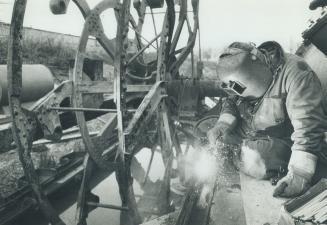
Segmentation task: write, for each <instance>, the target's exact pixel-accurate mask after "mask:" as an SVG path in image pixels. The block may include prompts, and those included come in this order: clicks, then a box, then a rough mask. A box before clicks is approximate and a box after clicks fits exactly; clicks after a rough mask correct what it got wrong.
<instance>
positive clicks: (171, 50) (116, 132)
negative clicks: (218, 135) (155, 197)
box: [8, 0, 198, 225]
mask: <svg viewBox="0 0 327 225" xmlns="http://www.w3.org/2000/svg"><path fill="white" fill-rule="evenodd" d="M51 1H52V4H53V6H55V7H56V6H58V7H57V10H58V11H57V12H61V11H65V7H67V3H68V2H69V0H51ZM135 2H136V8H137V11H138V15H139V19H138V24H136V22H135V20H134V19H133V17H132V14H131V12H130V11H131V10H130V8H131V0H122V1H118V0H103V1H101V2H100V3H99V4H97V5H96V6H95V7H94V8H93V9H91V8H90V7H89V5H88V4H87V2H86V1H85V0H74V3H75V4H76V5H77V6H78V8H79V9H80V11H81V13H82V15H83V16H84V18H85V24H84V28H83V32H82V34H81V38H80V42H79V45H78V49H77V53H76V58H75V67H74V71H73V75H72V77H71V78H70V80H69V81H67V82H63V83H62V84H61V85H59V87H58V88H57V89H56V90H55V91H54V92H52V95H51V96H48V97H49V98H47V99H46V100H44V101H43V102H42V104H43V103H44V105H42V104H41V106H39V107H38V108H37V110H36V111H34V110H33V111H32V112H28V111H26V110H24V109H23V108H22V107H21V104H20V96H21V88H22V84H21V80H22V73H21V68H22V49H21V38H22V37H21V34H22V33H21V31H22V25H23V18H24V12H25V6H26V0H17V1H16V2H15V6H14V12H13V17H12V18H13V19H12V27H11V36H10V40H11V41H10V48H9V59H8V80H9V82H8V83H9V88H8V90H9V102H10V109H11V113H12V118H13V131H14V137H15V141H16V143H17V146H18V153H19V157H20V160H21V162H22V165H23V168H24V172H25V175H26V177H27V179H28V182H29V183H30V185H31V187H32V189H33V191H34V193H35V195H36V198H37V201H38V203H39V205H40V208H41V210H42V212H43V213H44V214H45V215H46V217H47V218H48V220H49V221H50V222H51V223H52V224H64V223H63V222H62V221H61V220H60V218H59V216H58V215H57V214H56V212H55V211H54V209H53V208H52V207H51V205H50V203H49V202H48V200H47V198H46V196H45V195H44V194H43V192H42V188H41V186H40V184H39V181H38V178H37V174H36V172H35V168H34V166H33V161H32V159H31V155H30V151H31V147H32V142H33V139H34V134H35V133H36V132H37V131H38V130H37V129H39V127H37V125H39V124H41V126H42V128H41V129H43V133H44V136H46V137H47V131H53V132H48V133H49V134H50V135H49V136H48V137H51V134H54V136H53V137H54V139H56V138H57V137H59V136H57V135H56V131H59V133H60V132H61V129H57V127H56V126H52V127H51V126H49V127H47V122H49V120H51V118H53V115H56V112H55V111H56V110H63V111H66V110H69V111H74V112H75V115H76V119H77V123H78V126H79V128H80V132H81V136H82V139H83V141H84V144H85V147H86V150H87V153H88V154H87V155H86V157H85V161H84V176H83V181H82V185H81V189H80V192H79V197H78V202H77V205H78V208H77V216H76V223H77V224H79V225H82V224H85V223H86V217H87V208H88V207H94V206H95V207H101V206H102V207H106V208H114V209H119V210H122V214H121V223H122V224H124V225H130V224H131V225H134V224H139V223H141V218H140V216H139V213H138V209H137V205H136V200H135V196H134V190H133V185H132V184H133V179H132V176H131V168H130V167H131V161H132V158H133V157H134V155H135V154H136V153H137V152H138V151H139V150H141V149H142V148H144V147H150V148H152V147H153V146H155V145H158V143H159V145H160V147H161V153H162V157H163V159H164V164H165V174H164V182H163V185H162V187H161V189H160V194H159V196H160V200H159V202H160V203H161V205H160V206H159V210H160V212H161V213H162V214H164V213H167V212H168V211H169V209H168V206H169V204H170V201H169V190H170V177H171V168H172V162H173V158H174V153H173V147H175V149H176V152H177V151H180V150H179V149H180V146H179V143H178V141H177V140H176V137H177V135H176V137H175V134H176V132H175V130H174V126H173V123H172V121H171V117H170V109H169V103H168V101H166V100H165V98H166V97H167V87H166V86H167V81H168V80H170V79H175V78H177V77H178V68H179V66H180V65H181V64H182V62H183V61H184V60H185V59H186V57H187V55H188V54H190V52H191V50H192V48H193V46H194V42H195V37H196V32H197V29H198V28H197V26H198V21H197V19H196V20H195V22H194V29H193V31H192V29H191V28H190V25H189V24H188V28H189V34H190V38H189V40H188V43H187V46H186V47H185V48H183V49H181V50H176V46H177V42H178V39H179V37H180V33H181V30H182V28H183V24H184V23H185V21H188V17H187V4H186V2H187V0H182V1H181V2H182V4H181V16H180V19H179V25H178V27H177V29H176V33H175V35H174V32H173V31H174V23H175V9H174V7H175V6H174V1H173V0H166V5H167V8H166V14H165V18H164V22H163V27H162V31H161V33H160V34H156V37H155V38H154V39H152V40H151V41H148V43H147V44H145V45H143V43H142V42H141V30H142V25H143V22H144V16H145V9H146V6H147V4H150V3H149V2H151V0H143V1H142V2H141V5H140V6H137V2H138V1H134V7H135ZM153 2H158V1H153ZM161 2H163V1H159V3H160V4H159V5H161V6H162V4H161ZM55 3H57V5H56V4H55ZM156 4H158V3H156ZM192 6H193V8H194V15H195V18H196V17H197V11H198V9H197V6H198V1H197V0H195V1H192ZM106 10H113V11H114V13H115V18H116V22H117V33H116V38H115V40H114V41H112V40H109V38H108V37H107V36H106V35H105V33H104V29H103V26H102V23H101V20H100V15H101V14H102V13H103V12H104V11H106ZM129 27H133V29H134V30H135V41H134V42H133V43H134V44H133V46H134V45H136V46H137V47H136V49H137V51H135V52H134V53H131V52H128V50H129V46H130V45H131V42H130V41H129V39H128V32H129ZM90 36H93V37H96V39H97V41H98V42H99V43H100V44H101V46H102V47H103V49H104V50H105V51H106V52H107V54H108V55H109V56H110V57H111V58H112V59H113V60H114V81H113V82H112V81H106V80H104V79H95V80H90V79H87V78H85V75H84V72H83V66H84V60H85V58H86V57H87V52H86V46H87V42H88V39H89V37H90ZM159 38H160V45H159V42H158V45H157V46H158V50H157V58H156V60H155V62H154V64H151V67H152V69H150V70H149V67H147V66H149V65H146V66H145V67H146V71H147V72H146V74H145V75H144V74H143V75H141V76H135V74H134V75H133V74H131V71H130V68H131V67H132V66H131V65H132V64H133V63H134V62H135V61H138V60H139V61H141V62H142V54H143V52H144V51H145V49H147V48H148V47H149V46H151V45H152V43H154V42H155V41H157V40H158V39H159ZM134 49H135V48H134ZM178 54H179V55H178ZM176 55H178V57H176ZM153 67H155V68H154V69H153ZM148 70H149V71H150V72H149V73H148ZM127 81H131V82H130V83H128V82H127ZM59 95H60V97H58V96H59ZM107 95H113V100H114V103H115V106H116V107H115V108H114V109H111V108H110V109H109V108H108V107H107V108H106V107H101V101H103V99H104V96H107ZM135 95H136V96H138V100H139V102H138V104H133V107H131V108H128V106H129V104H128V101H127V98H129V97H131V96H135ZM90 97H91V98H92V97H95V98H94V99H96V101H95V102H93V104H89V103H90V101H85V99H87V98H90ZM64 98H70V99H71V103H72V104H71V107H66V108H64V107H61V105H60V102H61V101H62V99H64ZM140 99H141V100H142V101H140ZM86 102H88V103H87V104H86ZM136 102H137V101H136ZM51 110H52V111H51ZM85 112H99V113H102V114H103V113H111V114H110V116H109V119H107V121H105V125H104V126H103V128H102V129H101V130H100V132H99V133H98V134H97V136H95V137H91V135H90V131H89V128H88V125H87V122H86V120H87V118H86V117H85V114H84V113H85ZM50 114H51V117H50V116H49V115H50ZM47 116H49V118H47ZM41 119H42V121H43V122H41ZM44 120H47V122H44ZM58 120H59V119H58ZM56 122H57V121H56ZM58 123H59V122H58ZM49 124H50V125H53V124H52V123H51V121H50V123H49ZM59 128H61V127H60V126H59ZM94 165H97V166H98V167H100V168H101V169H106V170H111V171H113V170H114V171H116V178H117V182H118V184H119V192H120V195H121V200H122V206H121V207H117V206H112V205H105V204H99V203H98V202H89V200H88V199H87V197H86V196H87V195H88V193H89V191H90V190H88V188H89V187H88V180H90V178H91V176H92V175H91V174H92V167H93V166H94Z"/></svg>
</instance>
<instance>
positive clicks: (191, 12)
mask: <svg viewBox="0 0 327 225" xmlns="http://www.w3.org/2000/svg"><path fill="white" fill-rule="evenodd" d="M186 12H189V13H190V12H191V13H192V12H193V11H192V10H188V11H186ZM165 13H166V12H153V14H165ZM175 13H180V11H175ZM145 14H151V13H145Z"/></svg>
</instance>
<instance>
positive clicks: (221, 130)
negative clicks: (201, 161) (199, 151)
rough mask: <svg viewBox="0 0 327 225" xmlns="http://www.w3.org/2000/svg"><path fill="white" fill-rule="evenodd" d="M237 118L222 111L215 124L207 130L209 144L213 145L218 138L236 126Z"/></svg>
mask: <svg viewBox="0 0 327 225" xmlns="http://www.w3.org/2000/svg"><path fill="white" fill-rule="evenodd" d="M236 123H237V119H236V117H235V116H234V115H232V114H228V113H224V114H222V115H220V117H219V119H218V121H217V123H216V124H215V126H214V127H213V128H212V129H210V130H209V131H208V132H207V137H208V140H209V144H210V145H211V146H215V145H216V142H217V140H218V139H221V138H223V136H225V135H227V134H229V133H230V132H231V131H232V130H233V129H234V128H235V126H236Z"/></svg>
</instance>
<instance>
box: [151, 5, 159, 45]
mask: <svg viewBox="0 0 327 225" xmlns="http://www.w3.org/2000/svg"><path fill="white" fill-rule="evenodd" d="M150 11H151V17H152V23H153V29H154V35H156V36H158V32H157V26H156V21H155V19H154V14H153V10H152V8H151V7H150ZM156 44H157V49H159V43H158V39H156Z"/></svg>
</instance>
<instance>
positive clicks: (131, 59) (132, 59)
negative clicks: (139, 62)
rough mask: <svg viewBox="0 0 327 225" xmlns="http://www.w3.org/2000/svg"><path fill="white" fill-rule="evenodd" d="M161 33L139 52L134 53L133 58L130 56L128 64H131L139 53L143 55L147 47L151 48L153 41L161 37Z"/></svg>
mask: <svg viewBox="0 0 327 225" xmlns="http://www.w3.org/2000/svg"><path fill="white" fill-rule="evenodd" d="M160 35H161V33H160V34H158V35H157V36H156V37H155V38H153V39H152V40H151V41H150V42H149V43H148V44H147V45H145V46H144V47H143V48H142V49H141V50H140V51H138V53H136V54H135V55H133V57H132V58H130V60H129V61H128V63H127V65H129V64H131V63H132V62H133V61H134V60H135V59H136V58H137V57H138V56H139V55H141V54H142V53H143V52H144V51H145V49H147V48H149V47H150V45H152V43H153V42H154V41H156V40H157V39H158V38H159V37H160Z"/></svg>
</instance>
